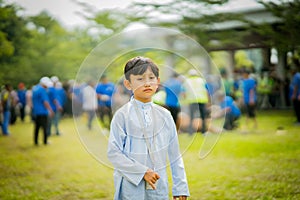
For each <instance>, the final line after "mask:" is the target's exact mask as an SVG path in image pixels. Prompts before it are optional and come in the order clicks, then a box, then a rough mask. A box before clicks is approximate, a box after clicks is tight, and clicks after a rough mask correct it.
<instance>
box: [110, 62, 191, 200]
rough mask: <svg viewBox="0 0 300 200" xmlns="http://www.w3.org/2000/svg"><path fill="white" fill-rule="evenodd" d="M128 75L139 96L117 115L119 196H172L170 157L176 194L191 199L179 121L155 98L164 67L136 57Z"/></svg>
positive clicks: (113, 155)
mask: <svg viewBox="0 0 300 200" xmlns="http://www.w3.org/2000/svg"><path fill="white" fill-rule="evenodd" d="M124 75H125V78H126V79H125V80H124V85H125V86H126V88H127V89H128V90H131V91H132V92H133V96H132V98H131V99H130V101H129V102H128V103H126V104H125V105H124V106H122V107H121V108H120V109H119V110H117V111H116V113H115V114H114V116H113V119H112V122H111V128H110V136H109V142H108V150H107V156H108V159H109V160H110V162H111V163H112V164H113V166H114V168H115V171H114V184H115V195H114V200H152V199H156V200H166V199H170V198H169V191H168V188H169V186H168V177H167V170H166V169H167V166H168V163H167V160H169V163H170V166H171V170H172V171H171V173H172V180H173V187H172V196H173V199H177V198H179V199H182V200H186V199H187V197H188V196H189V195H190V194H189V189H188V184H187V179H186V174H185V169H184V164H183V160H182V157H181V154H180V150H179V142H178V138H177V131H176V126H175V123H174V121H173V118H172V116H171V114H170V112H169V111H168V110H167V109H165V108H163V107H162V106H160V105H157V104H155V103H153V101H152V97H153V95H154V94H155V92H156V90H157V88H158V85H159V82H160V78H159V69H158V67H157V66H156V64H155V63H153V62H152V61H151V60H150V59H149V58H144V57H135V58H132V59H130V60H129V61H128V62H127V63H126V65H125V68H124ZM167 158H168V159H167Z"/></svg>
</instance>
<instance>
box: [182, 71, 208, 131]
mask: <svg viewBox="0 0 300 200" xmlns="http://www.w3.org/2000/svg"><path fill="white" fill-rule="evenodd" d="M189 76H190V77H188V78H187V79H186V83H185V89H186V101H187V102H188V103H189V109H190V120H191V121H190V127H189V134H193V132H194V131H195V128H194V126H193V120H194V119H195V118H198V117H201V122H202V125H201V132H202V134H204V133H205V132H206V131H207V127H206V117H207V109H206V106H207V104H208V103H209V94H208V89H207V84H206V81H205V80H204V79H203V78H201V77H199V76H198V73H197V71H196V70H195V69H191V70H189Z"/></svg>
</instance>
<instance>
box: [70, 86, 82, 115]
mask: <svg viewBox="0 0 300 200" xmlns="http://www.w3.org/2000/svg"><path fill="white" fill-rule="evenodd" d="M70 86H71V87H70V91H69V92H70V97H71V99H72V114H73V116H74V117H79V116H80V115H81V114H82V102H83V100H82V86H81V85H80V84H79V83H78V82H75V81H71V82H70Z"/></svg>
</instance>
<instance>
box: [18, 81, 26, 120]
mask: <svg viewBox="0 0 300 200" xmlns="http://www.w3.org/2000/svg"><path fill="white" fill-rule="evenodd" d="M26 92H27V90H26V88H25V84H24V83H22V82H21V83H19V85H18V91H17V94H18V98H19V103H18V108H19V110H20V118H21V121H22V122H24V119H25V107H26Z"/></svg>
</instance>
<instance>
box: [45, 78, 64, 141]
mask: <svg viewBox="0 0 300 200" xmlns="http://www.w3.org/2000/svg"><path fill="white" fill-rule="evenodd" d="M58 81H59V79H58V77H57V76H52V77H51V82H52V84H51V86H50V87H49V88H48V95H49V100H50V106H51V108H52V110H53V112H54V116H53V117H51V118H49V124H48V136H50V135H51V134H52V132H51V131H52V130H51V129H52V126H55V131H56V135H60V132H59V129H58V121H59V119H60V116H61V113H62V105H61V104H60V102H59V100H58V98H59V97H58V91H57V89H56V85H57V82H58Z"/></svg>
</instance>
